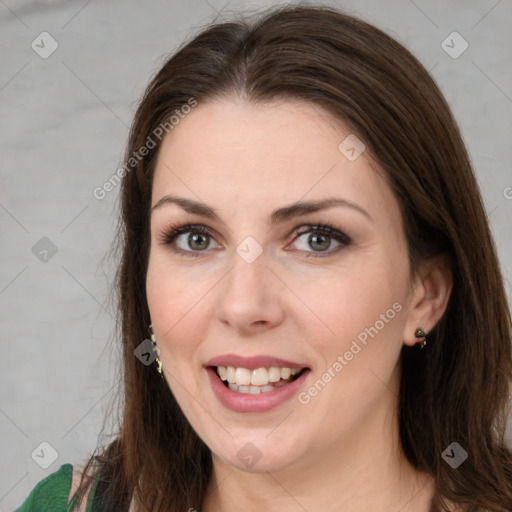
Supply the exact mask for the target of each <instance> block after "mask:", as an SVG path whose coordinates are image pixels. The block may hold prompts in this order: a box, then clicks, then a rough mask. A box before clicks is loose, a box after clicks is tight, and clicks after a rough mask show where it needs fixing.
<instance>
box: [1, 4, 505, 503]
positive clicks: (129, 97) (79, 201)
mask: <svg viewBox="0 0 512 512" xmlns="http://www.w3.org/2000/svg"><path fill="white" fill-rule="evenodd" d="M275 3H277V2H275ZM329 3H330V4H332V5H334V6H338V7H341V8H343V9H345V10H346V11H348V12H349V13H352V14H356V15H359V16H361V17H362V18H363V19H365V20H367V21H369V22H371V23H374V24H375V25H377V26H378V27H380V28H381V29H383V30H384V31H386V32H387V33H389V34H390V35H392V36H394V37H395V38H396V39H398V40H399V41H400V42H402V43H403V44H405V45H406V46H407V47H408V48H409V49H410V50H411V51H412V52H413V53H414V54H415V55H416V56H417V57H418V58H419V59H420V60H421V61H422V62H423V63H424V65H425V66H426V68H427V69H429V70H431V72H432V74H433V76H434V77H435V79H436V80H437V82H438V83H439V85H440V87H441V89H442V91H443V92H444V94H445V95H446V97H447V99H448V101H449V103H450V105H451V106H452V108H453V111H454V114H455V116H456V118H457V120H458V121H459V123H460V127H461V129H462V132H463V136H464V138H465V141H466V143H467V145H468V148H469V151H470V154H471V157H472V160H473V163H474V166H475V169H476V172H477V175H478V179H479V182H480V184H481V187H482V192H483V196H484V200H485V204H486V207H487V211H488V214H489V219H490V222H491V224H492V228H493V231H494V234H495V237H496V241H497V245H498V250H499V255H500V259H501V262H502V266H503V271H504V273H505V277H506V286H507V293H509V296H510V293H511V292H510V290H511V288H510V276H511V273H512V236H511V232H512V230H511V224H512V188H507V187H512V173H511V169H510V162H511V161H512V158H511V157H512V144H511V143H510V137H511V130H510V128H511V118H512V66H511V65H510V63H511V62H512V45H511V44H510V27H511V26H512V2H510V1H509V0H501V1H497V0H481V1H474V0H473V1H467V0H464V1H462V0H460V1H451V2H446V1H445V0H440V1H437V0H423V1H422V0H414V1H412V0H397V1H388V2H384V1H379V0H357V1H356V0H354V1H344V0H339V1H337V2H329ZM269 5H270V3H269V2H241V1H240V0H231V1H230V2H228V3H227V4H226V0H192V1H188V2H164V1H153V2H142V1H138V2H136V1H133V0H132V1H126V0H113V1H104V2H100V1H99V0H97V1H94V0H93V1H90V0H89V1H78V0H70V1H46V2H43V1H40V2H38V1H29V0H20V1H16V0H5V1H0V44H1V53H0V55H1V60H0V66H1V68H0V108H1V116H0V135H1V136H0V143H1V156H0V179H1V182H0V183H1V185H0V230H1V244H0V258H1V266H0V329H1V330H0V333H1V334H0V335H1V357H0V379H1V388H0V393H1V395H0V433H1V436H0V448H1V460H2V464H1V470H0V510H2V511H5V510H11V509H12V508H13V507H15V506H17V505H18V504H20V502H21V501H22V500H23V498H24V497H25V496H26V495H27V494H28V492H29V490H30V489H31V488H32V487H33V486H34V485H35V484H36V483H37V482H38V481H39V480H40V479H42V478H43V477H44V476H46V475H48V474H49V473H51V472H53V471H55V470H56V469H58V467H59V466H60V465H61V464H63V463H65V462H71V463H73V464H77V465H78V464H81V463H83V462H84V460H85V458H86V457H87V455H88V454H89V453H90V452H91V451H92V450H93V449H94V447H95V446H96V443H97V439H98V434H99V432H100V430H101V425H102V422H103V418H104V416H105V415H106V414H107V412H109V411H110V412H111V409H110V405H111V404H112V399H113V393H112V390H113V389H114V387H113V383H114V381H115V378H116V364H117V359H116V358H117V356H116V351H115V343H114V339H115V336H116V333H115V324H114V321H113V317H112V309H113V308H112V305H111V304H109V302H108V301H107V293H108V289H109V283H110V282H111V281H112V276H113V272H114V265H115V261H109V260H108V259H107V258H106V254H107V252H108V250H109V247H110V243H111V241H112V237H113V233H114V228H115V225H116V217H115V211H116V210H115V208H116V200H117V193H118V190H117V189H115V190H114V191H112V192H110V193H109V194H107V197H106V198H105V199H103V200H101V201H100V200H97V199H95V198H94V197H93V195H92V191H93V189H94V188H95V187H98V186H101V185H102V184H103V183H104V181H105V180H107V179H108V178H109V177H110V176H111V175H112V173H113V172H114V171H115V170H116V169H117V167H118V166H119V165H120V163H121V162H122V155H123V150H124V145H125V141H126V136H127V131H128V125H129V123H130V121H131V117H132V115H133V112H134V108H135V104H136V102H137V101H138V99H139V98H140V95H141V93H142V91H143V88H144V87H145V85H146V84H147V82H148V80H149V78H150V76H151V75H152V74H153V73H154V72H155V71H156V70H157V69H158V68H159V66H160V65H161V64H162V63H163V61H164V59H165V57H166V55H167V53H168V52H169V51H172V50H173V49H175V48H176V46H177V45H178V44H179V43H180V42H181V41H182V40H183V39H184V38H185V37H187V35H188V34H189V33H190V31H191V30H197V29H199V28H201V27H204V26H206V25H207V24H208V23H210V22H211V21H212V20H213V19H214V18H215V17H217V16H220V18H223V17H229V14H230V13H232V12H236V11H244V12H247V11H249V12H254V11H256V10H257V9H258V7H262V6H269ZM219 12H220V15H219V14H218V13H219ZM45 31H46V32H48V33H49V34H51V37H52V38H54V39H55V41H57V43H58V48H57V50H56V51H55V52H54V53H53V54H52V55H50V56H49V57H47V58H42V57H41V56H40V54H39V53H44V52H45V51H46V52H47V51H48V50H49V49H51V41H50V39H48V36H40V34H41V33H42V32H45ZM453 31H457V32H458V33H459V34H460V35H461V36H462V37H463V38H464V39H465V40H466V41H467V42H468V44H469V47H468V49H467V50H466V51H465V52H464V53H463V54H462V55H460V56H459V57H458V58H452V56H450V55H448V54H447V53H446V52H445V50H444V49H443V47H442V46H441V43H442V41H443V40H445V39H446V38H447V36H448V35H449V34H451V33H452V32H453ZM42 38H43V39H44V38H46V39H44V41H43V43H41V39H42ZM33 41H35V43H34V44H38V45H39V47H37V46H36V48H37V50H38V51H39V53H37V52H36V51H35V49H33V48H32V47H31V44H32V42H33ZM448 41H450V40H448ZM460 43H461V41H457V40H455V42H454V43H453V44H452V43H451V42H450V43H448V44H450V45H451V46H454V49H453V50H452V52H453V51H456V50H459V49H460V48H461V46H460ZM43 45H44V48H43ZM44 237H46V238H47V239H49V240H50V241H51V242H49V241H48V240H43V241H40V240H41V239H42V238H44ZM475 243H478V240H475ZM34 246H35V248H34ZM45 250H47V251H48V252H47V253H45V252H44V251H45ZM55 250H56V251H57V252H56V253H55V254H53V252H55ZM109 340H110V341H109ZM43 441H44V442H47V443H49V444H50V445H51V447H52V448H53V450H55V451H56V452H57V459H56V460H55V461H53V462H52V464H51V465H50V466H49V467H48V468H46V469H43V468H42V467H40V465H45V463H46V464H48V463H49V462H51V461H52V458H53V456H52V455H53V452H52V449H50V448H48V446H45V445H43V446H42V447H40V443H41V442H43ZM36 448H37V450H36V451H35V452H34V450H35V449H36ZM33 452H34V455H33V457H32V456H31V454H32V453H33ZM36 461H37V462H36Z"/></svg>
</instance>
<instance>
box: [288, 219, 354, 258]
mask: <svg viewBox="0 0 512 512" xmlns="http://www.w3.org/2000/svg"><path fill="white" fill-rule="evenodd" d="M305 235H309V236H308V237H307V238H306V237H305ZM295 236H296V238H295V241H299V242H300V243H299V244H298V245H299V250H300V251H304V252H305V256H306V257H318V256H320V257H324V256H330V255H332V254H333V253H334V252H338V250H340V249H342V248H343V247H346V246H348V245H350V243H351V239H350V237H349V236H348V235H346V234H345V233H342V232H341V231H338V230H337V229H335V228H333V227H332V226H328V225H321V224H320V225H316V226H315V225H305V226H301V227H300V228H299V229H297V230H296V231H295ZM301 239H303V240H302V241H301ZM333 240H334V241H335V243H336V244H337V245H336V246H335V247H334V250H328V249H331V246H332V243H333ZM310 248H313V251H312V252H311V251H309V250H308V249H310ZM321 253H326V254H325V255H324V254H321Z"/></svg>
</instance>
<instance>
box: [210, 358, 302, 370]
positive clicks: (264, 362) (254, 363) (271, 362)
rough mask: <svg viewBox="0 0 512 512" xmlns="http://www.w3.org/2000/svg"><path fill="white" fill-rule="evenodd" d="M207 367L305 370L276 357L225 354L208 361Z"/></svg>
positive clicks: (300, 366)
mask: <svg viewBox="0 0 512 512" xmlns="http://www.w3.org/2000/svg"><path fill="white" fill-rule="evenodd" d="M205 366H206V367H208V366H234V367H235V368H247V369H249V370H255V369H256V368H270V367H271V366H277V367H279V368H291V369H292V370H293V369H298V370H302V368H307V367H308V366H307V365H305V364H300V363H294V362H292V361H285V360H284V359H280V358H278V357H272V356H263V355H261V356H250V357H245V356H239V355H236V354H225V355H222V356H217V357H214V358H213V359H210V360H209V361H208V362H207V363H206V364H205Z"/></svg>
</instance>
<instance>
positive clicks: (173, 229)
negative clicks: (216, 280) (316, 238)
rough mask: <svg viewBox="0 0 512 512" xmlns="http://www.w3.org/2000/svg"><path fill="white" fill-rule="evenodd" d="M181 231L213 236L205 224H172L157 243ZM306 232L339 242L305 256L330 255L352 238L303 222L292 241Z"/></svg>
mask: <svg viewBox="0 0 512 512" xmlns="http://www.w3.org/2000/svg"><path fill="white" fill-rule="evenodd" d="M183 233H200V234H201V235H205V236H208V237H211V238H213V236H212V234H211V233H210V231H209V230H208V229H207V228H206V227H205V226H203V225H201V224H184V225H172V226H170V227H169V228H168V230H167V231H165V232H163V233H162V234H161V235H160V237H159V243H160V244H161V245H171V244H172V242H174V240H175V239H176V238H177V237H178V236H179V235H182V234H183ZM307 233H320V234H322V235H328V236H329V237H331V238H333V239H334V240H336V241H337V242H339V243H340V244H341V245H340V246H338V247H337V248H335V249H334V250H332V251H329V252H326V255H325V256H324V255H323V254H322V252H324V251H313V252H309V251H306V252H305V256H306V257H307V258H311V257H313V258H318V257H320V258H322V257H327V256H331V255H332V254H334V253H336V252H338V250H339V249H341V248H343V247H347V246H348V245H350V244H351V243H352V240H351V239H350V237H349V236H348V235H346V234H345V233H343V232H341V231H339V230H337V229H335V228H333V227H332V226H329V225H327V224H316V225H314V224H304V225H302V226H300V227H298V228H295V229H294V231H293V234H294V236H295V238H294V239H293V241H295V239H296V238H298V237H300V236H302V235H305V234H307ZM172 251H173V252H175V253H177V254H180V255H182V256H184V257H193V258H197V257H199V256H202V254H201V253H202V252H204V250H203V251H193V250H190V251H185V250H183V249H178V248H176V247H173V248H172Z"/></svg>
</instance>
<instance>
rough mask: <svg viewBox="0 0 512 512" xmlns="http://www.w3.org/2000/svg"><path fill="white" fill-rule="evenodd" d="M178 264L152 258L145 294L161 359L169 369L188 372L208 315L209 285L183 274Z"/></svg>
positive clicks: (181, 372) (183, 372) (193, 362)
mask: <svg viewBox="0 0 512 512" xmlns="http://www.w3.org/2000/svg"><path fill="white" fill-rule="evenodd" d="M180 275H183V273H180V272H179V271H178V270H177V269H175V268H168V266H166V265H165V264H162V263H161V262H159V261H158V258H154V259H153V260H152V259H151V258H150V262H149V266H148V273H147V279H146V294H147V301H148V307H149V312H150V315H151V321H152V323H153V328H154V331H155V334H156V338H157V343H158V347H159V349H160V352H161V360H162V363H163V364H164V367H165V368H166V369H168V370H169V371H171V370H172V371H178V372H179V373H180V374H185V373H188V374H189V375H191V374H192V372H190V371H188V372H186V368H185V365H187V366H188V367H190V365H191V364H194V365H195V364H199V363H197V362H195V361H194V356H195V355H196V354H197V350H198V347H199V346H200V342H201V339H203V337H204V336H203V335H201V332H202V330H203V329H205V326H203V323H204V322H205V319H206V318H207V315H205V311H204V308H205V306H206V307H207V301H206V300H204V297H205V296H206V292H207V291H208V286H207V284H206V283H204V281H201V280H200V279H190V278H189V277H187V278H186V279H185V278H184V277H180Z"/></svg>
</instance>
